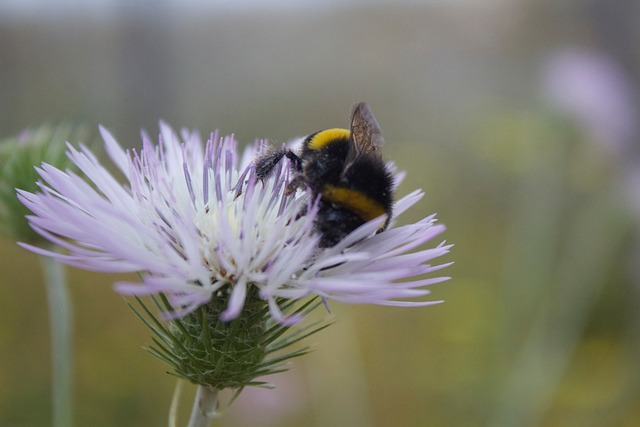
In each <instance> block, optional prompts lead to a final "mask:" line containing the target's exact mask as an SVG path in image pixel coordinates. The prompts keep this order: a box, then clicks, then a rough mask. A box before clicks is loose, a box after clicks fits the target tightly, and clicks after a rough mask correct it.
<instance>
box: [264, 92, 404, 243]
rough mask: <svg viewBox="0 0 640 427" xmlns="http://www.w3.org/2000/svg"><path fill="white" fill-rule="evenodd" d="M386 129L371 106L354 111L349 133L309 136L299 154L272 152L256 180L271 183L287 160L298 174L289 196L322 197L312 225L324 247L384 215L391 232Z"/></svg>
mask: <svg viewBox="0 0 640 427" xmlns="http://www.w3.org/2000/svg"><path fill="white" fill-rule="evenodd" d="M383 145H384V137H383V136H382V130H381V129H380V126H379V125H378V122H377V121H376V119H375V117H374V116H373V113H372V112H371V109H370V108H369V105H367V104H366V103H364V102H360V103H358V104H356V105H354V106H353V108H352V110H351V123H350V128H349V129H326V130H321V131H318V132H315V133H312V134H311V135H309V136H307V137H306V138H305V139H304V141H303V142H302V146H301V149H300V150H299V153H295V152H294V151H292V150H290V149H288V148H286V147H282V148H278V149H270V150H268V151H267V152H266V153H264V154H262V155H261V156H259V157H258V158H257V159H256V160H255V163H254V165H255V170H256V176H257V178H258V179H260V180H264V179H266V178H268V177H269V176H270V175H271V173H272V171H273V169H274V167H275V166H276V165H277V164H278V162H280V161H281V160H282V158H283V157H285V156H286V157H287V158H288V159H289V160H290V161H291V167H292V170H293V172H294V175H293V179H292V181H291V182H290V183H289V185H288V187H287V191H289V192H293V191H295V190H296V189H298V188H301V189H303V190H306V191H309V192H310V193H311V196H312V197H313V198H314V199H315V198H317V197H318V196H320V197H319V206H318V214H317V216H316V219H315V223H314V226H315V228H316V230H317V231H318V232H319V233H320V235H321V239H320V246H321V247H325V248H326V247H331V246H334V245H336V244H337V243H338V242H339V241H340V240H342V239H343V238H344V237H345V236H346V235H347V234H349V233H350V232H352V231H353V230H355V229H356V228H358V227H359V226H361V225H362V224H364V223H365V222H367V221H370V220H372V219H374V218H377V217H379V216H381V215H383V214H386V215H387V221H386V222H385V223H384V224H383V225H381V226H380V229H379V230H378V232H380V231H383V230H385V229H386V228H387V226H388V224H389V221H390V219H391V214H392V204H393V186H394V179H393V176H392V174H391V172H390V171H389V170H388V169H387V167H386V165H385V162H384V161H383V160H382V156H381V152H380V151H381V149H382V146H383Z"/></svg>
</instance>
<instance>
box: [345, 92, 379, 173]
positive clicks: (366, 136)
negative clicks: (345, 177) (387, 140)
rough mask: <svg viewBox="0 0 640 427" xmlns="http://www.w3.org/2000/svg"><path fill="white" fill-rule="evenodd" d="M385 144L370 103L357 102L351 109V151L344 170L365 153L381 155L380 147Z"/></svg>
mask: <svg viewBox="0 0 640 427" xmlns="http://www.w3.org/2000/svg"><path fill="white" fill-rule="evenodd" d="M383 145H384V137H383V136H382V129H380V125H379V124H378V121H377V120H376V118H375V117H374V116H373V113H372V112H371V108H369V105H368V104H367V103H366V102H359V103H357V104H355V105H354V106H353V108H352V109H351V137H350V138H349V151H348V152H347V157H346V159H345V167H344V171H346V170H347V169H349V166H351V165H352V164H353V162H354V161H355V160H356V159H357V158H358V157H360V156H362V155H363V154H365V153H375V154H376V155H378V156H380V149H381V148H382V146H383ZM343 174H344V172H343Z"/></svg>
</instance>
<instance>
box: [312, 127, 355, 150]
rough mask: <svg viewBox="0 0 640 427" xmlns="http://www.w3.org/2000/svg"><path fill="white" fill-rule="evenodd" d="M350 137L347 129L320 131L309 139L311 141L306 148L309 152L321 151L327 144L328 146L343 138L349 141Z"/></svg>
mask: <svg viewBox="0 0 640 427" xmlns="http://www.w3.org/2000/svg"><path fill="white" fill-rule="evenodd" d="M350 135H351V132H349V129H338V128H335V129H327V130H322V131H320V132H318V133H317V134H315V135H314V136H313V138H311V141H309V145H307V147H308V148H309V149H311V150H321V149H322V148H324V147H325V146H327V144H330V143H332V142H333V141H336V140H341V139H344V138H346V139H349V136H350Z"/></svg>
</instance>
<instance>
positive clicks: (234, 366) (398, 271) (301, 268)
mask: <svg viewBox="0 0 640 427" xmlns="http://www.w3.org/2000/svg"><path fill="white" fill-rule="evenodd" d="M160 127H161V133H160V137H159V142H158V144H157V145H156V144H153V143H152V141H151V140H150V139H149V138H148V137H147V136H144V135H143V146H142V149H141V150H140V151H137V150H129V151H125V150H123V149H122V148H121V147H120V146H119V145H118V143H117V142H116V140H115V139H114V138H113V136H112V135H111V134H110V133H109V132H108V131H107V130H106V129H104V128H101V129H100V132H101V134H102V137H103V139H104V141H105V147H106V152H107V153H108V155H109V157H110V158H111V160H112V161H113V163H114V164H115V166H116V167H117V168H118V169H119V171H120V172H121V173H122V174H123V175H124V177H125V181H126V182H125V184H124V185H122V184H120V183H119V182H118V180H117V179H116V178H115V177H114V176H113V175H112V174H111V173H110V172H109V171H108V170H107V169H105V167H103V166H102V165H101V164H100V162H99V161H98V159H97V158H96V157H95V156H94V155H93V154H92V153H91V151H90V150H88V149H87V148H86V147H84V146H80V147H79V148H78V149H77V148H74V147H73V146H71V145H69V146H68V152H67V154H68V156H69V159H70V160H71V161H72V162H73V163H74V164H75V166H76V167H77V168H78V170H79V171H81V172H82V174H84V177H81V176H80V175H78V174H76V173H74V172H71V171H61V170H59V169H57V168H55V167H53V166H51V165H48V164H42V166H40V167H38V168H37V171H38V174H39V175H40V177H41V180H42V182H41V183H40V184H39V186H40V191H39V192H37V193H34V192H28V191H22V190H20V191H19V198H20V200H21V201H22V202H23V203H24V204H25V205H26V206H27V207H28V208H29V209H30V210H31V211H32V212H33V214H32V215H30V216H28V220H29V222H30V224H31V227H32V228H33V229H34V230H35V231H36V232H37V233H38V234H40V235H41V236H42V237H44V238H45V239H48V240H50V241H51V242H53V243H55V244H56V245H59V246H61V247H62V248H65V249H66V253H59V252H52V251H49V250H47V249H42V248H39V247H36V246H34V245H31V244H26V243H23V244H22V246H23V247H25V248H27V249H29V250H32V251H34V252H37V253H39V254H43V255H46V256H50V257H53V258H55V259H57V260H58V261H60V262H62V263H66V264H69V265H73V266H76V267H80V268H84V269H88V270H94V271H102V272H139V273H140V275H141V281H140V282H139V283H137V282H135V283H134V282H119V283H116V284H115V288H116V290H117V291H118V292H120V293H122V294H124V295H130V296H135V297H136V299H137V300H138V302H139V303H140V306H139V307H140V308H134V310H135V311H136V313H137V314H138V315H139V317H140V318H141V319H142V320H143V321H145V323H147V325H148V326H149V327H150V328H151V329H152V330H153V332H154V334H155V338H154V342H155V346H153V347H152V348H150V351H151V352H152V354H154V355H155V356H156V357H158V358H160V359H162V360H163V361H165V362H166V363H168V364H169V365H171V366H172V367H173V368H174V373H175V374H176V375H178V376H179V377H182V378H186V379H188V380H190V381H192V382H194V383H196V384H199V385H201V386H204V387H206V388H207V390H209V391H212V390H220V389H223V388H227V387H230V388H235V389H238V390H241V389H242V388H243V387H245V386H247V385H264V383H262V382H257V381H256V380H255V378H257V377H259V376H263V375H267V374H271V373H274V372H279V371H281V370H282V369H281V364H282V362H283V361H285V360H288V359H290V358H291V357H295V356H299V355H301V354H303V353H304V352H305V350H304V349H302V350H295V351H291V352H289V353H286V354H284V355H275V353H276V352H281V351H282V350H283V349H284V348H287V347H288V346H289V345H291V344H293V343H296V342H298V341H300V340H301V339H303V338H304V337H306V336H308V335H309V334H311V333H313V332H316V331H318V330H320V329H322V328H323V327H324V326H318V325H317V324H313V325H309V326H307V327H301V328H297V330H296V331H294V332H291V331H290V328H289V327H290V326H291V325H292V324H294V323H296V322H298V321H299V320H300V319H301V318H302V317H303V316H304V315H306V314H307V313H309V312H310V311H311V310H312V309H313V308H314V307H315V306H317V305H318V301H324V302H325V304H328V301H329V300H335V301H341V302H346V303H373V304H382V305H398V306H423V305H429V304H434V303H437V302H439V301H420V300H418V301H416V300H415V298H416V297H423V296H425V295H427V294H428V293H429V291H428V290H426V289H424V287H425V286H427V285H430V284H433V283H438V282H441V281H444V280H446V279H448V278H447V277H435V278H424V277H423V275H424V274H427V273H431V272H434V271H436V270H439V269H441V268H443V267H446V266H447V265H448V264H441V265H436V266H432V265H430V264H428V262H429V261H431V260H432V259H434V258H437V257H439V256H441V255H444V254H445V253H447V252H448V250H449V247H450V246H448V245H445V244H444V243H441V244H439V245H437V246H436V247H434V248H429V249H420V250H417V251H416V252H413V253H408V252H409V251H411V250H414V249H416V248H418V247H419V246H421V245H423V244H424V243H426V242H428V241H429V240H431V239H433V238H434V237H436V236H437V235H439V234H440V233H441V232H442V231H443V230H444V226H442V225H436V224H435V217H434V216H433V215H432V216H429V217H427V218H425V219H423V220H421V221H418V222H417V223H415V224H409V225H405V226H400V227H394V226H393V223H392V224H391V226H390V227H389V228H388V229H387V230H386V231H384V232H382V233H379V234H376V231H377V230H378V229H379V228H380V225H381V224H383V223H384V222H385V220H386V218H384V217H380V218H377V219H374V220H372V221H369V222H368V223H366V224H364V225H363V226H361V227H360V228H358V229H356V230H355V231H353V232H352V233H351V234H349V235H347V236H346V237H345V238H344V239H343V240H342V241H340V242H339V243H338V244H336V245H335V246H333V247H330V248H320V247H319V245H318V243H319V236H318V234H317V233H316V231H315V229H314V219H315V215H316V213H317V203H316V201H315V200H310V198H309V197H308V196H307V194H306V192H303V191H298V192H297V193H295V194H290V192H288V191H286V189H287V184H288V182H289V165H288V163H287V162H288V161H287V160H284V161H282V162H281V163H280V164H279V165H278V166H276V170H275V171H274V174H273V176H271V177H270V178H269V179H266V180H265V181H264V182H261V181H259V180H257V179H256V174H255V170H254V166H253V163H252V161H253V159H254V158H255V156H256V154H257V149H258V147H251V148H248V149H246V150H245V151H244V153H243V154H242V155H240V154H239V152H238V150H237V148H236V142H235V140H234V138H233V136H228V137H219V136H218V134H217V133H213V134H211V136H210V138H209V139H208V141H207V142H206V143H205V144H203V143H202V140H201V138H200V137H199V135H198V134H197V133H193V132H188V131H182V132H181V135H180V136H178V135H177V134H175V133H174V131H173V130H172V129H171V128H170V127H169V126H167V125H165V124H161V126H160ZM395 176H396V178H397V180H399V179H400V174H396V175H395ZM421 197H422V192H421V191H419V190H418V191H414V192H412V193H410V194H409V195H407V196H405V197H403V198H402V199H400V200H398V201H397V203H396V204H395V205H394V208H393V211H394V213H395V214H396V215H400V214H401V213H402V212H404V211H405V210H407V209H408V208H409V207H411V206H412V205H413V204H415V203H416V202H417V201H418V200H419V199H420V198H421ZM144 295H151V297H152V299H153V301H154V302H155V305H156V306H157V307H158V308H160V310H162V311H163V312H164V320H169V321H170V322H169V323H170V324H169V326H168V327H167V326H165V323H164V322H163V320H161V319H158V318H156V316H155V315H154V314H153V311H152V310H151V309H150V308H148V307H147V305H145V304H144V303H143V302H142V300H140V299H139V297H140V296H144ZM314 297H315V298H314ZM407 299H410V300H407ZM298 302H300V303H299V304H298ZM278 354H279V353H278ZM206 394H207V393H203V395H206Z"/></svg>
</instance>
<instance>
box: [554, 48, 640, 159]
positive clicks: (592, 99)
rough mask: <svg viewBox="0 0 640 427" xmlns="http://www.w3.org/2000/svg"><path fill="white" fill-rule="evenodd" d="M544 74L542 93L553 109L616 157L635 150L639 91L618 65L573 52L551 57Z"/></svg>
mask: <svg viewBox="0 0 640 427" xmlns="http://www.w3.org/2000/svg"><path fill="white" fill-rule="evenodd" d="M543 72H544V74H543V84H542V92H543V95H544V96H545V98H546V99H547V100H548V101H549V102H550V103H551V104H552V105H553V106H555V107H556V108H558V109H559V110H561V111H562V112H563V113H564V114H567V115H568V116H570V117H571V118H573V119H574V120H576V121H577V122H578V123H579V124H580V125H581V126H583V127H584V128H585V129H586V130H587V132H588V133H589V134H590V135H591V136H592V137H593V138H594V139H595V141H596V142H597V143H600V144H602V145H603V146H605V147H607V148H608V149H609V150H611V151H613V152H614V153H615V154H616V155H618V156H625V153H627V152H628V151H629V150H630V149H632V147H631V144H635V137H636V135H637V132H638V123H637V117H638V109H637V100H636V94H635V93H634V90H635V87H634V85H633V83H632V82H631V80H630V78H629V76H628V74H627V73H626V72H625V71H624V70H623V69H622V67H621V66H620V65H619V64H618V63H616V62H615V61H614V60H613V59H612V58H610V57H608V56H606V55H604V54H600V53H597V52H595V51H589V50H579V49H571V50H565V51H561V52H556V53H554V54H553V55H551V56H550V57H549V59H548V61H547V63H546V66H545V67H544V69H543Z"/></svg>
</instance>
